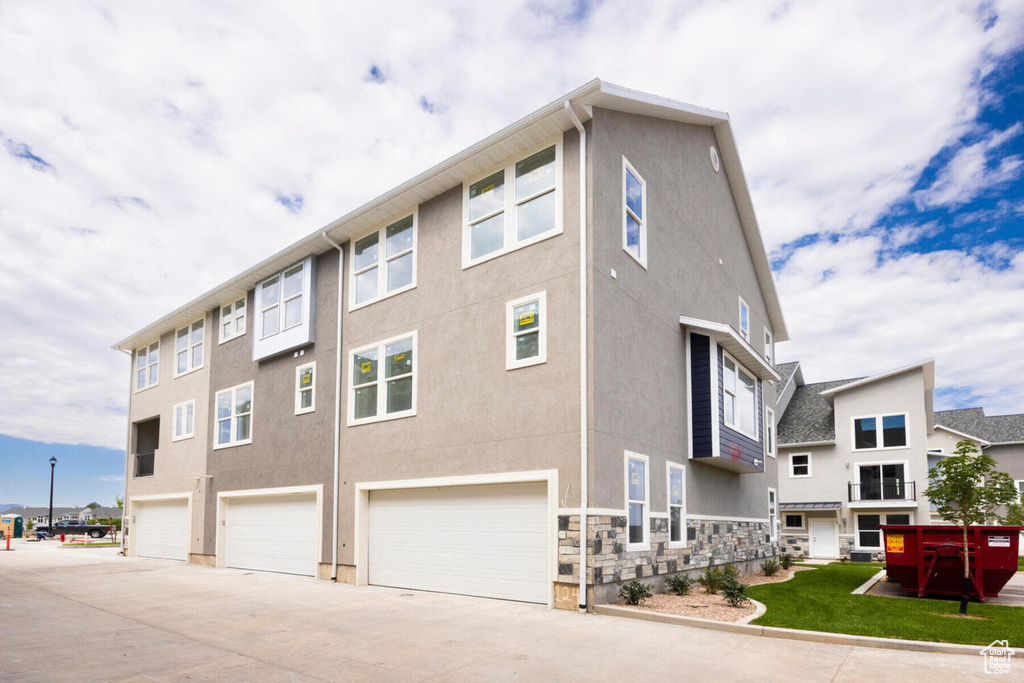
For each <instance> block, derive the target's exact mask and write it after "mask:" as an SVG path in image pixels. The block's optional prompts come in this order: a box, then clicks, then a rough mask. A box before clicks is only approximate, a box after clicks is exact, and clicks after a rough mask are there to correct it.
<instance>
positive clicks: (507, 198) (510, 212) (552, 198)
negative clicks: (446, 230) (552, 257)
mask: <svg viewBox="0 0 1024 683" xmlns="http://www.w3.org/2000/svg"><path fill="white" fill-rule="evenodd" d="M561 150H562V145H561V143H560V142H556V143H555V144H553V145H550V146H549V147H546V148H544V149H542V150H540V151H539V152H535V153H533V154H530V155H528V156H526V157H524V158H522V159H519V160H517V161H516V162H514V163H512V164H509V165H508V166H506V167H504V168H502V169H500V170H497V171H495V172H493V173H491V174H490V175H488V176H487V177H485V178H482V179H480V180H478V181H476V182H473V183H469V184H468V185H467V186H466V190H465V197H464V203H465V207H466V208H465V212H466V214H465V222H464V232H463V237H462V242H463V256H462V266H463V267H464V268H465V267H468V266H471V265H475V264H476V263H479V262H481V261H485V260H487V259H489V258H493V257H495V256H499V255H501V254H503V253H505V252H508V251H512V250H513V249H518V248H519V247H524V246H526V245H528V244H533V243H534V242H539V241H540V240H542V239H546V238H548V237H552V236H554V235H557V234H559V233H561V232H562V219H561V176H562V172H561V153H562V152H561Z"/></svg>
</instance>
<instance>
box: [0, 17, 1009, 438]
mask: <svg viewBox="0 0 1024 683" xmlns="http://www.w3.org/2000/svg"><path fill="white" fill-rule="evenodd" d="M559 7H561V5H559V4H557V3H549V2H523V3H520V4H513V3H470V2H465V1H460V2H453V3H450V4H448V5H447V6H445V7H441V6H439V5H438V4H437V3H412V2H406V3H398V4H395V3H392V4H390V5H388V6H387V10H386V11H385V10H384V9H382V6H380V5H376V4H373V3H363V4H358V3H321V4H300V5H295V4H289V5H287V6H285V5H281V4H275V3H266V2H263V3H260V2H254V3H247V4H246V5H244V7H243V6H239V5H210V4H208V3H197V2H188V1H185V2H179V3H169V4H163V5H153V4H151V3H128V4H123V5H110V4H104V3H100V4H98V5H95V4H94V5H90V4H86V3H76V4H70V5H65V4H61V5H57V4H56V3H53V2H45V1H41V2H35V3H7V4H4V5H3V6H2V9H0V64H4V65H5V68H3V69H0V138H2V139H3V142H2V144H0V178H2V179H3V182H0V329H3V330H4V331H5V334H4V336H3V337H2V339H0V358H3V362H2V363H0V405H3V406H4V410H3V411H0V433H6V434H10V435H13V436H19V437H24V438H31V439H38V440H45V441H58V442H64V443H77V442H85V443H89V444H97V445H105V446H112V447H123V445H124V435H125V417H124V408H125V405H126V403H127V397H128V361H127V359H126V357H124V356H123V355H121V354H118V353H115V352H113V351H111V350H110V349H109V346H110V344H111V343H112V342H113V341H115V340H117V339H119V338H121V337H122V336H124V335H126V334H128V333H129V332H131V331H133V330H135V329H138V328H140V327H142V326H143V325H145V324H146V323H148V322H150V321H151V320H153V319H155V318H156V317H158V316H160V315H161V314H163V313H165V312H167V311H169V310H172V309H173V308H175V307H177V306H179V305H180V304H182V303H183V302H185V301H187V300H189V299H191V298H192V297H194V296H195V295H197V294H198V293H200V292H202V291H205V290H206V289H208V288H210V287H212V286H214V285H216V284H217V283H219V282H221V281H223V280H225V279H226V278H228V277H230V276H231V275H234V274H235V273H237V272H238V271H240V270H242V269H244V268H245V267H247V266H249V265H251V264H253V263H255V262H257V261H259V260H261V259H262V258H264V257H266V256H267V255H269V254H270V253H272V252H274V251H276V250H278V249H280V248H282V247H283V246H285V245H287V244H289V243H291V242H292V241H294V240H295V239H297V238H299V237H301V236H304V235H306V234H309V233H310V232H312V231H314V230H315V229H316V228H318V227H320V226H322V225H323V224H325V223H327V222H329V221H330V220H333V219H334V218H337V217H338V216H340V215H342V214H344V213H346V212H347V211H349V210H351V209H352V208H354V207H356V206H358V205H360V204H362V203H363V202H365V201H367V200H369V199H371V198H372V197H374V196H376V195H378V194H380V193H382V192H384V191H386V190H388V189H390V188H391V187H393V186H394V185H396V184H398V183H400V182H402V181H403V180H405V179H407V178H409V177H411V176H413V175H415V174H416V173H418V172H419V171H421V170H423V169H425V168H427V167H429V166H430V165H432V164H434V163H436V162H437V161H439V160H441V159H443V158H445V157H447V156H449V155H451V154H453V153H454V152H456V151H458V150H459V149H461V148H463V147H465V146H467V145H469V144H471V143H473V142H474V141H476V140H478V139H480V138H482V137H484V136H485V135H488V134H490V133H491V132H493V131H495V130H497V129H498V128H500V127H501V126H503V125H506V124H508V123H509V122H511V121H512V120H514V119H515V118H517V117H518V116H521V115H524V114H526V113H528V112H529V111H531V110H532V109H534V108H536V107H537V106H540V105H541V104H544V103H545V102H547V101H549V100H551V99H553V98H554V97H556V96H558V95H560V94H563V93H564V92H567V91H568V90H570V89H571V88H573V87H575V86H577V85H579V84H581V83H583V82H585V81H586V80H588V79H590V78H592V77H593V76H595V75H599V76H601V77H603V78H605V79H607V80H609V81H612V82H616V83H620V84H622V85H626V86H630V87H634V88H637V89H641V90H647V91H650V92H654V93H657V94H660V95H664V96H668V97H673V98H676V99H681V100H685V101H690V102H695V103H698V104H702V105H705V106H709V107H714V108H718V109H724V110H727V111H729V112H730V113H731V115H732V118H733V122H734V125H735V128H736V132H737V136H738V140H739V142H740V146H741V149H742V150H743V159H744V163H745V168H746V171H747V173H748V176H749V180H750V183H751V187H752V189H753V193H754V200H755V205H756V206H757V208H758V214H759V217H760V219H761V223H762V225H763V228H764V231H765V234H766V239H767V242H768V244H769V246H770V247H772V248H776V247H778V246H779V245H781V244H784V243H787V242H790V241H791V240H793V239H795V238H797V237H799V236H801V235H804V234H808V233H817V232H820V231H823V230H833V231H857V230H860V229H863V228H864V227H865V226H867V225H870V224H871V223H872V221H873V220H874V219H875V217H876V216H877V215H878V214H879V212H881V211H883V210H884V209H885V208H886V207H887V206H888V205H889V204H890V203H891V202H892V201H894V200H896V199H898V198H901V197H903V196H905V194H906V193H907V192H908V191H909V190H910V188H911V187H912V186H913V184H914V182H915V181H916V179H917V178H918V176H919V174H920V171H921V169H923V168H924V167H925V165H926V164H927V163H928V161H929V160H930V159H931V158H932V156H934V155H935V154H936V153H937V152H938V151H939V150H941V149H943V148H944V147H945V146H946V145H948V144H950V143H951V142H953V141H955V140H958V139H960V137H961V136H962V135H964V134H965V133H966V132H969V131H972V130H974V127H975V125H976V124H975V118H976V115H977V112H978V109H979V106H980V105H981V103H982V102H984V101H986V99H988V98H990V97H991V94H990V93H986V92H984V91H983V90H982V89H981V87H980V86H979V85H978V84H979V82H980V79H979V75H981V74H984V73H986V72H987V71H989V70H991V69H992V68H993V64H994V63H995V61H996V60H998V59H999V58H1000V57H1002V56H1004V55H1006V54H1008V53H1009V52H1010V51H1011V50H1013V49H1016V48H1018V47H1019V46H1020V43H1021V35H1022V26H1024V6H1022V5H1021V4H1020V3H1013V2H995V3H979V4H977V5H973V6H972V5H971V4H969V3H934V2H929V1H926V0H921V1H919V2H901V3H893V2H887V1H884V2H883V1H881V0H879V1H876V2H867V3H857V4H837V3H811V2H786V3H779V4H777V5H775V6H773V7H766V6H765V5H764V4H763V3H760V2H757V1H756V0H746V1H744V2H734V3H693V2H691V3H669V2H664V3H651V4H649V5H645V6H644V8H643V11H639V10H638V9H637V6H636V5H635V3H626V2H604V3H598V4H595V5H594V6H593V9H592V12H591V14H590V15H589V17H588V19H587V21H586V22H585V23H583V24H578V23H572V22H570V21H568V20H567V18H566V17H565V16H564V15H562V14H560V10H559V9H558V8H559ZM993 13H994V14H998V16H999V18H998V20H996V21H995V22H994V23H992V22H991V16H989V15H991V14H993ZM989 24H991V25H989ZM371 65H378V66H380V67H381V70H382V72H383V73H384V74H385V75H386V77H387V81H386V82H385V83H383V84H380V83H376V82H373V81H372V80H368V79H367V75H368V72H369V69H370V67H371ZM422 98H426V100H427V101H429V102H431V103H432V104H433V105H434V106H435V107H436V109H437V111H438V112H439V113H436V114H430V113H428V112H426V111H424V110H423V109H422V108H421V106H420V101H421V99H422ZM6 141H10V142H9V143H8V142H6ZM12 145H13V146H14V147H13V148H12V147H11V146H12ZM10 149H15V153H13V154H12V153H11V151H10ZM28 150H31V153H32V154H34V155H35V156H36V157H38V158H39V159H41V160H42V161H43V162H45V163H46V164H48V165H49V167H46V166H43V167H41V168H40V164H39V163H38V162H35V161H32V160H31V159H28V158H25V154H27V152H28ZM22 152H24V153H25V154H22ZM15 154H22V156H15ZM278 196H285V197H289V198H295V197H301V198H302V209H301V211H297V212H296V211H294V210H293V209H294V206H293V207H292V208H291V209H290V208H289V207H286V206H283V205H282V204H281V203H279V202H278V200H277V199H276V197H278ZM296 201H297V199H296ZM783 300H784V303H785V306H786V309H787V312H788V311H789V310H790V309H791V308H792V307H793V304H792V303H791V302H790V301H788V300H787V299H786V298H785V295H784V299H783ZM790 317H791V319H792V317H793V316H792V314H790ZM994 319H995V318H993V320H994ZM797 320H799V316H797ZM795 322H796V321H795V320H793V323H792V327H793V331H794V334H796V335H805V334H809V333H813V330H814V327H813V326H812V327H810V328H805V327H804V326H802V325H797V324H795Z"/></svg>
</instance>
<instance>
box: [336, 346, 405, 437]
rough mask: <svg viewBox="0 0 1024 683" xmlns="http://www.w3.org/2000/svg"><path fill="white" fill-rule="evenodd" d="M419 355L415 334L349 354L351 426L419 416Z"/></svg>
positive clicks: (349, 422) (349, 409) (349, 412)
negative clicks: (417, 401)
mask: <svg viewBox="0 0 1024 683" xmlns="http://www.w3.org/2000/svg"><path fill="white" fill-rule="evenodd" d="M415 355H416V333H415V332H412V333H410V334H406V335H403V336H401V337H395V338H393V339H388V340H385V341H382V342H379V343H377V344H373V345H371V346H366V347H363V348H361V349H357V350H355V351H352V352H351V353H350V354H349V361H350V366H351V368H352V375H351V378H352V379H351V382H350V383H349V392H348V405H349V408H348V424H349V425H357V424H364V423H366V422H378V421H380V420H392V419H397V418H400V417H409V416H411V415H415V414H416V365H415ZM381 361H383V362H381Z"/></svg>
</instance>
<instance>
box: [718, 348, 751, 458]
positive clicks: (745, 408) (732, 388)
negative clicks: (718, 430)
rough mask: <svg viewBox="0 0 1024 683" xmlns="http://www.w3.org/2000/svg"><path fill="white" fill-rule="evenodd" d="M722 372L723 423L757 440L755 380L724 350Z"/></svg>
mask: <svg viewBox="0 0 1024 683" xmlns="http://www.w3.org/2000/svg"><path fill="white" fill-rule="evenodd" d="M722 372H723V377H722V387H723V390H724V395H723V397H722V401H723V404H724V405H723V408H724V410H725V425H726V426H727V427H731V428H732V429H735V430H736V431H738V432H741V433H743V434H746V435H747V436H749V437H750V438H751V439H753V440H755V441H757V380H756V379H755V378H754V375H753V374H752V373H750V372H749V371H747V369H746V368H744V367H743V366H742V365H740V364H739V363H738V362H737V361H736V359H735V358H733V357H732V356H730V355H729V354H728V353H725V352H723V356H722Z"/></svg>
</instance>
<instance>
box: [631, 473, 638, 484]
mask: <svg viewBox="0 0 1024 683" xmlns="http://www.w3.org/2000/svg"><path fill="white" fill-rule="evenodd" d="M632 482H633V485H634V486H639V485H640V473H639V472H634V473H633V478H632Z"/></svg>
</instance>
